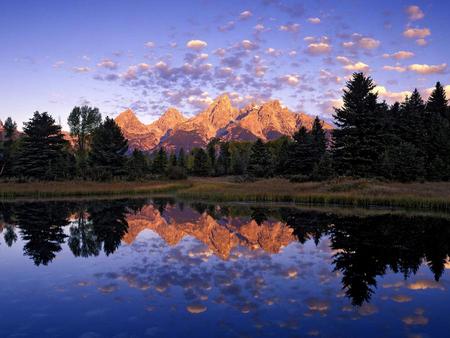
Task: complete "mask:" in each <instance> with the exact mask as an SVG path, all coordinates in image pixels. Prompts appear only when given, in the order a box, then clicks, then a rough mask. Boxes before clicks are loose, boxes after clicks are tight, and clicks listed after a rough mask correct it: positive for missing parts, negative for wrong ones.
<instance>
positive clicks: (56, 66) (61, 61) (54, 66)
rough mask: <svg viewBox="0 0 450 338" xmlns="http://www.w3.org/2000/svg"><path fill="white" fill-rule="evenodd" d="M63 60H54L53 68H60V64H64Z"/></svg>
mask: <svg viewBox="0 0 450 338" xmlns="http://www.w3.org/2000/svg"><path fill="white" fill-rule="evenodd" d="M64 63H65V62H64V61H63V60H60V61H56V62H55V63H54V64H53V66H52V67H53V68H61V66H62V65H64Z"/></svg>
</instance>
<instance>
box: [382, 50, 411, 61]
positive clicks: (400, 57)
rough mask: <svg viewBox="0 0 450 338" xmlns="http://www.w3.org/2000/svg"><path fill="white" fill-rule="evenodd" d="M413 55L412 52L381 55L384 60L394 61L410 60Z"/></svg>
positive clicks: (402, 51) (403, 51)
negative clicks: (390, 59) (391, 59)
mask: <svg viewBox="0 0 450 338" xmlns="http://www.w3.org/2000/svg"><path fill="white" fill-rule="evenodd" d="M414 55H415V54H414V53H413V52H408V51H406V50H401V51H398V52H396V53H393V54H383V57H384V58H386V59H387V58H393V59H396V60H403V59H409V58H412V57H413V56H414Z"/></svg>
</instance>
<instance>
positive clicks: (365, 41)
mask: <svg viewBox="0 0 450 338" xmlns="http://www.w3.org/2000/svg"><path fill="white" fill-rule="evenodd" d="M379 45H380V40H375V39H373V38H361V39H360V40H359V46H360V47H361V48H364V49H374V48H377V47H378V46H379Z"/></svg>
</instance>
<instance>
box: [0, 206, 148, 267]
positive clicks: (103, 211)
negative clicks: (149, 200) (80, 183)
mask: <svg viewBox="0 0 450 338" xmlns="http://www.w3.org/2000/svg"><path fill="white" fill-rule="evenodd" d="M143 204H144V201H143V200H132V201H130V200H112V201H94V202H92V203H85V202H56V201H52V202H32V203H20V204H19V203H16V204H3V205H1V209H0V211H1V212H0V216H1V221H2V222H3V223H5V224H6V226H5V234H4V237H5V242H6V243H7V244H8V245H9V246H11V245H12V244H13V243H14V242H15V241H16V240H17V234H16V231H15V228H18V229H19V233H20V237H21V239H22V240H23V242H24V248H23V250H24V254H25V255H26V256H29V257H30V258H31V259H32V260H33V261H34V263H35V264H36V265H41V264H43V265H47V264H48V263H49V262H51V261H52V260H53V259H54V258H55V256H56V253H58V252H60V251H61V250H62V247H61V245H62V244H63V243H64V242H65V240H66V238H67V237H68V240H67V244H68V246H69V248H70V250H71V251H72V253H73V254H74V255H75V256H82V257H88V256H97V255H99V253H100V252H101V250H102V249H103V251H104V252H105V253H106V254H107V255H109V254H112V253H113V252H114V251H115V250H116V249H117V248H118V247H119V245H120V242H121V239H122V237H123V236H124V235H125V234H126V233H127V231H128V223H127V220H126V217H127V214H128V213H132V212H135V211H136V210H138V209H140V208H141V207H142V206H143ZM12 224H14V225H12ZM69 224H70V229H69V236H67V235H66V234H65V233H64V227H65V226H67V225H69Z"/></svg>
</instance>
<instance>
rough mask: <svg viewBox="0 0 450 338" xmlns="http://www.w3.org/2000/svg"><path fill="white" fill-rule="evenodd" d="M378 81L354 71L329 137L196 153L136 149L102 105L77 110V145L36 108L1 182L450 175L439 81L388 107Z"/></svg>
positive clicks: (8, 139) (449, 121) (7, 135)
mask: <svg viewBox="0 0 450 338" xmlns="http://www.w3.org/2000/svg"><path fill="white" fill-rule="evenodd" d="M375 88H376V86H375V84H374V82H373V80H372V79H371V78H370V77H368V76H365V75H364V74H363V73H355V74H353V76H352V78H351V79H350V80H349V81H348V82H347V84H346V88H345V89H344V91H343V106H342V107H341V108H338V109H335V113H334V115H333V118H334V123H335V125H336V129H334V130H333V131H332V132H327V131H325V130H324V128H323V123H322V121H321V120H320V119H319V118H318V117H316V118H315V120H314V122H313V124H312V128H311V129H310V130H308V129H307V128H306V127H304V126H301V127H300V128H299V130H298V131H297V132H296V133H294V135H293V136H292V137H288V136H282V137H280V138H278V139H276V140H272V141H268V142H263V141H262V140H261V139H258V140H256V141H255V142H250V141H247V142H245V141H221V140H219V139H216V138H213V139H212V140H210V141H209V143H208V144H207V146H206V147H205V148H194V149H192V150H191V151H189V152H185V151H184V149H180V150H179V151H177V152H174V151H167V150H166V149H164V148H160V149H157V150H156V151H154V152H153V153H150V154H149V153H144V152H142V151H139V150H137V149H134V150H131V149H129V147H128V142H127V140H126V139H125V137H124V135H123V134H122V131H121V129H120V127H119V126H118V125H117V124H116V122H115V121H114V120H113V119H111V118H108V117H106V118H105V119H102V116H101V114H100V112H99V110H98V109H97V108H92V107H88V106H83V107H75V108H74V109H73V110H72V112H71V113H70V115H69V117H68V125H69V127H70V135H71V137H72V142H69V141H68V140H67V137H64V134H63V132H62V130H61V126H59V125H57V124H56V123H55V120H54V119H53V118H52V117H51V116H50V115H49V114H48V113H46V112H44V113H39V112H35V113H34V115H33V117H32V118H31V119H30V120H29V121H28V122H26V123H24V127H23V133H21V134H19V133H18V132H17V125H16V123H14V122H13V121H12V119H11V118H8V119H7V120H6V121H5V124H4V135H3V140H2V141H1V143H0V177H3V178H9V179H21V180H30V179H35V180H69V179H90V180H111V179H130V180H140V179H152V178H168V179H183V178H186V177H187V176H188V175H195V176H224V175H237V176H240V177H245V178H264V177H273V176H282V177H287V178H290V179H291V180H292V181H307V180H326V179H330V178H333V177H336V176H348V177H366V178H370V177H374V178H384V179H389V180H397V181H416V180H421V181H423V180H430V181H442V180H448V179H449V178H450V155H449V154H450V109H449V106H448V101H447V98H446V95H445V90H444V88H443V87H442V85H441V84H440V83H439V82H438V83H437V84H436V86H435V88H434V90H433V91H432V93H431V95H430V97H429V98H428V100H427V101H426V102H425V101H424V100H423V99H422V97H421V95H420V93H419V92H418V90H417V89H415V90H414V92H413V93H412V94H411V95H410V96H407V97H406V98H405V100H404V101H403V102H401V103H399V102H396V103H394V104H393V105H388V104H387V103H386V102H384V101H382V102H380V100H379V98H378V94H377V93H376V91H375Z"/></svg>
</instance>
